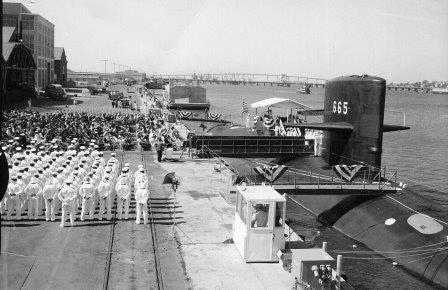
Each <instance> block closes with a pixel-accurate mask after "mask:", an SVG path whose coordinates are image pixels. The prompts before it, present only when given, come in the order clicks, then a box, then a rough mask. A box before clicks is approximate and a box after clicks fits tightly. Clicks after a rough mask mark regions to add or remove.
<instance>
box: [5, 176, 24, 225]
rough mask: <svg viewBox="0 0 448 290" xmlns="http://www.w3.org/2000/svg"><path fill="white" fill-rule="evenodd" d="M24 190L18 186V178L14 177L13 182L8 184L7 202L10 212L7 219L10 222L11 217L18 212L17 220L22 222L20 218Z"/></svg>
mask: <svg viewBox="0 0 448 290" xmlns="http://www.w3.org/2000/svg"><path fill="white" fill-rule="evenodd" d="M21 190H22V189H21V188H20V185H19V184H17V177H16V176H13V177H11V182H10V183H9V184H8V191H7V195H8V200H7V203H6V205H7V207H8V212H7V213H6V219H7V220H10V219H11V215H12V213H13V211H14V209H15V210H16V219H18V220H20V217H21V215H22V206H21V204H20V191H21Z"/></svg>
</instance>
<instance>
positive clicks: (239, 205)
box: [233, 184, 286, 262]
mask: <svg viewBox="0 0 448 290" xmlns="http://www.w3.org/2000/svg"><path fill="white" fill-rule="evenodd" d="M236 189H237V191H236V194H237V199H236V210H235V219H234V221H233V241H234V243H235V246H236V248H237V249H238V251H239V253H240V254H241V256H242V257H243V258H244V260H245V261H246V262H278V256H277V252H278V250H283V249H284V248H285V236H284V227H285V224H284V223H285V210H286V199H285V197H284V196H282V195H280V194H279V193H278V192H277V191H276V190H275V189H274V188H273V187H271V186H265V185H261V186H246V185H244V184H243V185H242V186H237V187H236Z"/></svg>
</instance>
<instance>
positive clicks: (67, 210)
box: [0, 142, 149, 227]
mask: <svg viewBox="0 0 448 290" xmlns="http://www.w3.org/2000/svg"><path fill="white" fill-rule="evenodd" d="M15 145H16V147H15V150H14V151H15V153H14V154H13V155H9V154H6V157H7V160H8V163H9V176H10V180H9V183H8V188H7V191H6V194H5V196H4V198H3V199H2V200H1V203H0V211H1V213H2V214H3V213H5V215H6V219H7V220H11V219H15V220H21V219H22V217H23V216H22V214H24V215H26V216H27V217H28V219H30V220H31V219H39V218H40V217H41V216H43V215H44V213H43V210H44V208H45V220H46V221H55V219H56V215H58V213H60V212H61V213H62V214H61V227H64V226H65V221H66V219H67V215H68V216H69V218H70V224H71V225H72V226H73V225H74V222H75V218H76V216H77V215H78V214H79V212H78V211H79V207H81V212H80V220H81V221H83V220H84V219H85V218H86V216H87V218H88V219H93V218H94V215H95V213H96V209H97V207H98V212H97V218H98V220H102V219H103V215H104V214H106V219H107V220H110V219H111V218H112V203H113V201H114V199H115V198H116V199H117V213H118V219H122V218H123V217H124V218H125V219H128V218H129V204H130V201H131V198H135V201H136V204H137V206H136V213H137V214H136V223H137V224H139V223H140V220H141V216H142V215H143V222H144V223H145V224H146V223H147V222H148V208H147V201H148V198H149V190H148V177H147V174H146V172H145V169H144V167H143V165H139V166H138V170H137V171H136V172H132V171H131V169H130V165H129V164H128V163H125V164H121V166H120V162H119V161H118V159H117V158H116V156H115V153H111V157H110V159H109V160H108V161H107V162H106V160H105V159H104V156H103V153H102V152H101V151H99V150H97V148H98V146H97V144H95V143H94V142H92V143H90V146H89V147H85V146H80V147H79V148H76V147H75V146H73V145H70V146H69V148H68V149H67V150H60V149H59V148H57V147H55V146H53V147H50V148H48V149H44V150H42V151H41V149H38V148H36V147H33V146H31V145H28V146H27V147H25V148H21V147H20V145H19V144H15ZM120 168H121V170H120ZM132 188H134V190H133V191H132ZM132 192H133V194H132ZM131 194H132V196H131ZM123 211H124V216H123Z"/></svg>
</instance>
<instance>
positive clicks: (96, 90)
mask: <svg viewBox="0 0 448 290" xmlns="http://www.w3.org/2000/svg"><path fill="white" fill-rule="evenodd" d="M84 87H85V88H87V89H89V91H90V94H91V95H98V89H97V88H96V87H95V86H84Z"/></svg>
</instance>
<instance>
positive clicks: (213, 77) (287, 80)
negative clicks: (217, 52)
mask: <svg viewBox="0 0 448 290" xmlns="http://www.w3.org/2000/svg"><path fill="white" fill-rule="evenodd" d="M152 77H153V78H156V79H163V80H172V81H180V82H182V81H184V82H193V81H197V82H198V84H201V83H210V84H213V83H215V84H227V85H264V86H287V87H289V86H291V85H304V84H309V85H311V86H315V87H319V86H320V87H325V83H326V81H327V80H326V79H320V78H313V77H305V76H290V75H286V74H253V73H218V74H154V75H152Z"/></svg>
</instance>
